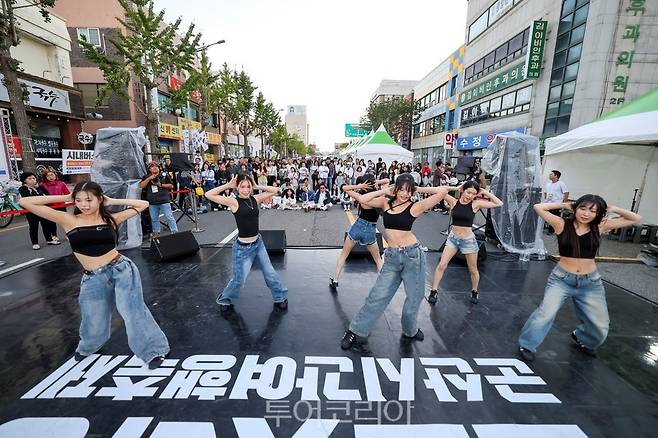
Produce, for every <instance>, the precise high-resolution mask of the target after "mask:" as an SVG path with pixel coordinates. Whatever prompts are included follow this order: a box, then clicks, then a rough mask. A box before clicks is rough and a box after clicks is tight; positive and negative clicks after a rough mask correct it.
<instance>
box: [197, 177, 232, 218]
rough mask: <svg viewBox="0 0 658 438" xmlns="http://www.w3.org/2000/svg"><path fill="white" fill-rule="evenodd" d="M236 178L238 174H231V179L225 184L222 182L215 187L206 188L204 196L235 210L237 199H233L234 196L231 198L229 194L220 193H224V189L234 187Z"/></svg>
mask: <svg viewBox="0 0 658 438" xmlns="http://www.w3.org/2000/svg"><path fill="white" fill-rule="evenodd" d="M237 180H238V176H237V175H233V176H232V177H231V180H230V181H229V182H227V183H226V184H222V185H221V186H219V187H215V188H214V189H211V190H208V191H207V192H206V195H205V196H206V198H207V199H209V200H211V201H212V202H214V203H216V204H219V205H223V206H224V207H228V208H230V209H231V211H232V212H234V213H235V212H236V211H237V210H238V201H237V200H235V198H232V197H230V196H226V195H220V193H224V192H225V191H227V190H229V189H234V188H236V187H237Z"/></svg>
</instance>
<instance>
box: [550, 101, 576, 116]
mask: <svg viewBox="0 0 658 438" xmlns="http://www.w3.org/2000/svg"><path fill="white" fill-rule="evenodd" d="M551 105H553V104H551ZM554 105H557V102H556V103H555V104H554ZM572 105H573V99H566V100H563V101H562V102H560V115H561V116H564V115H567V114H571V107H572Z"/></svg>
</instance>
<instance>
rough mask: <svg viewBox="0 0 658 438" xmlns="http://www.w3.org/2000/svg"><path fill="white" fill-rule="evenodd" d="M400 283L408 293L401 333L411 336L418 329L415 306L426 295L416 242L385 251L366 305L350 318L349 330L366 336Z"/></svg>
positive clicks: (416, 306) (423, 265) (421, 263)
mask: <svg viewBox="0 0 658 438" xmlns="http://www.w3.org/2000/svg"><path fill="white" fill-rule="evenodd" d="M401 282H403V283H404V291H405V293H406V294H407V297H406V298H405V300H404V305H403V306H402V332H403V333H404V334H405V335H407V336H414V335H415V334H416V333H417V332H418V324H417V323H416V317H417V316H418V308H419V307H420V303H421V301H422V299H423V296H424V294H425V253H424V252H423V250H421V249H420V244H419V243H415V244H413V245H410V246H407V247H403V248H387V249H386V251H384V266H383V267H382V270H381V271H380V272H379V276H378V277H377V280H376V281H375V285H374V286H373V287H372V289H370V293H369V294H368V297H367V298H366V302H365V304H364V305H363V307H361V310H359V312H358V313H357V314H356V316H355V317H354V318H353V319H352V322H351V323H350V331H352V332H353V333H355V334H357V335H359V336H361V337H366V336H368V335H369V334H370V330H371V329H372V326H373V325H375V322H377V320H378V319H379V317H380V316H382V313H384V310H385V309H386V306H388V303H389V302H390V301H391V299H392V298H393V295H395V293H396V292H397V290H398V287H400V283H401Z"/></svg>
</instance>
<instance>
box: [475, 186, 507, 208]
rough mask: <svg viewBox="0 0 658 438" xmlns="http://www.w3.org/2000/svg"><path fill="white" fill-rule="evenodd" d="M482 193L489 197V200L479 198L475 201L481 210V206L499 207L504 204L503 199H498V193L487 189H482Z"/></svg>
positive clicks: (476, 206)
mask: <svg viewBox="0 0 658 438" xmlns="http://www.w3.org/2000/svg"><path fill="white" fill-rule="evenodd" d="M479 194H480V195H482V196H484V197H486V198H488V200H486V201H485V200H483V199H478V200H476V201H475V208H476V210H479V209H480V208H498V207H502V206H503V201H501V200H500V199H498V198H497V197H496V195H494V194H493V193H491V192H490V191H488V190H486V189H480V193H479Z"/></svg>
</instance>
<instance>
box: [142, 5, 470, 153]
mask: <svg viewBox="0 0 658 438" xmlns="http://www.w3.org/2000/svg"><path fill="white" fill-rule="evenodd" d="M155 4H156V7H158V8H160V9H165V10H166V18H167V20H168V21H173V20H175V19H176V18H177V17H179V16H180V17H182V18H183V23H185V24H189V23H190V22H194V23H195V24H196V29H197V30H198V31H200V32H202V33H203V43H204V44H208V43H211V42H214V41H217V40H220V39H225V40H226V43H225V44H222V45H219V46H215V47H212V48H210V49H208V50H209V51H208V53H209V56H210V59H211V61H212V63H213V67H215V68H217V69H218V68H219V67H220V66H221V65H222V63H224V62H227V63H228V65H229V66H231V67H232V68H237V69H240V68H244V69H245V71H247V73H248V74H249V75H250V76H251V78H252V80H253V81H254V83H255V84H256V86H257V87H258V89H259V90H260V91H262V92H263V94H264V95H265V97H266V98H267V99H268V100H270V101H272V102H273V103H274V104H275V105H276V107H277V109H278V108H281V109H283V108H285V107H286V106H287V105H306V110H307V116H308V123H309V125H310V128H309V131H310V142H311V143H316V144H317V145H318V146H319V147H320V149H321V150H323V151H330V150H333V147H334V143H336V142H341V141H345V138H344V136H343V132H344V124H345V123H350V122H358V121H359V120H360V118H361V116H362V115H363V114H365V110H366V108H367V106H368V103H369V98H370V96H371V95H372V93H373V92H374V91H375V89H376V88H377V86H378V85H379V82H380V81H381V80H382V79H405V80H407V79H408V80H419V79H421V78H422V77H423V76H425V75H426V74H427V73H429V72H430V70H432V68H434V67H435V66H436V65H438V64H439V63H440V62H441V61H442V60H444V59H445V58H446V57H448V56H449V55H450V54H451V53H452V52H453V51H454V50H455V49H457V48H458V47H459V46H460V45H461V44H462V43H463V41H464V28H465V22H466V6H467V1H466V0H351V1H347V0H332V1H316V0H230V1H227V0H155ZM282 115H283V113H282Z"/></svg>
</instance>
